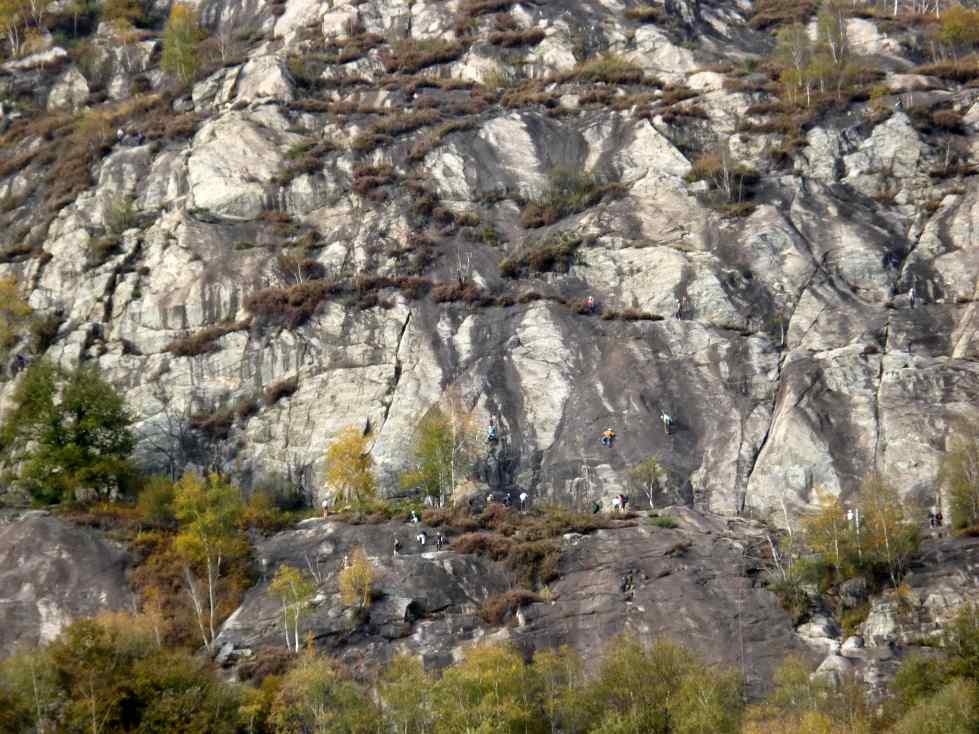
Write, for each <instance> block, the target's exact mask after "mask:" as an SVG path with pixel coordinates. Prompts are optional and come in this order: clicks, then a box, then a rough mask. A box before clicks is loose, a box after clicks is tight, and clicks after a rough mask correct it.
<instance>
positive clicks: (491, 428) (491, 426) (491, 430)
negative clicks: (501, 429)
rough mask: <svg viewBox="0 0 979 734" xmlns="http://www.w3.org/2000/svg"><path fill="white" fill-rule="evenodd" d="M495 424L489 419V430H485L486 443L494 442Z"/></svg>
mask: <svg viewBox="0 0 979 734" xmlns="http://www.w3.org/2000/svg"><path fill="white" fill-rule="evenodd" d="M496 438H497V436H496V424H495V423H494V422H493V421H490V424H489V430H487V431H486V441H487V442H488V443H496Z"/></svg>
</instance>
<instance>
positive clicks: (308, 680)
mask: <svg viewBox="0 0 979 734" xmlns="http://www.w3.org/2000/svg"><path fill="white" fill-rule="evenodd" d="M269 719H270V721H271V723H272V725H273V727H274V731H275V732H276V733H277V734H376V733H377V732H379V731H383V730H382V728H381V723H382V718H381V714H380V712H379V711H378V709H377V706H376V705H375V704H374V703H373V702H372V701H371V699H370V698H369V697H368V696H367V694H366V692H365V691H363V690H362V689H361V688H360V687H358V686H357V685H356V684H354V683H352V682H351V681H349V680H345V679H344V677H343V676H342V675H341V674H340V672H339V671H338V670H337V667H336V666H335V665H334V664H333V663H332V662H331V661H330V660H328V659H326V658H323V657H320V656H318V655H317V654H316V653H315V652H314V651H312V650H310V651H308V652H306V653H305V654H304V655H302V656H301V657H300V658H299V661H298V662H297V664H296V665H295V666H294V667H293V668H292V670H290V671H289V672H288V673H286V675H285V676H284V677H283V679H282V685H281V687H280V688H279V691H278V693H277V695H276V697H275V700H274V702H273V704H272V711H271V715H270V717H269Z"/></svg>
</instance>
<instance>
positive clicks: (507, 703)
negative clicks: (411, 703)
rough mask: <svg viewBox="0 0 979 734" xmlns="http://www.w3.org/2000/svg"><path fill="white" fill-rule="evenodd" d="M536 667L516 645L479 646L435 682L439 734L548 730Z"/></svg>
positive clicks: (531, 733)
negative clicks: (538, 702) (538, 695)
mask: <svg viewBox="0 0 979 734" xmlns="http://www.w3.org/2000/svg"><path fill="white" fill-rule="evenodd" d="M536 688H537V684H536V681H535V676H534V671H533V669H532V668H531V667H530V666H528V665H527V664H526V663H524V661H523V658H522V657H521V656H520V655H519V654H518V653H517V652H516V651H515V650H513V649H512V648H509V647H502V646H498V645H479V646H476V647H473V648H470V649H469V650H468V651H467V652H466V656H465V658H464V659H463V661H462V662H460V663H458V664H456V665H454V666H452V667H451V668H448V669H447V670H446V671H445V672H444V673H443V675H442V679H441V680H440V681H439V682H438V683H437V684H436V686H435V691H434V704H433V709H434V712H435V719H436V721H435V727H434V730H433V731H434V732H435V734H459V732H487V733H489V732H508V733H509V732H512V734H534V733H535V732H544V731H546V729H545V722H544V721H543V720H542V719H541V717H540V716H538V712H537V710H536Z"/></svg>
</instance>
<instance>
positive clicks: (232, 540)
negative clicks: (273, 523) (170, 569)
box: [174, 474, 248, 650]
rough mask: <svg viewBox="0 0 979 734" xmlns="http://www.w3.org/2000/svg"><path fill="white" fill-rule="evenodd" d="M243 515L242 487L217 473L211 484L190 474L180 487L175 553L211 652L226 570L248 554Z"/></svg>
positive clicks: (176, 493)
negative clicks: (181, 560)
mask: <svg viewBox="0 0 979 734" xmlns="http://www.w3.org/2000/svg"><path fill="white" fill-rule="evenodd" d="M242 510H243V505H242V501H241V495H240V493H239V491H238V489H237V487H234V486H233V485H231V484H229V483H228V482H225V481H224V480H223V479H221V477H219V476H218V475H217V474H211V475H210V476H208V477H207V478H206V479H204V478H201V477H200V476H198V475H196V474H185V475H184V476H183V477H181V479H180V481H178V482H177V483H176V485H174V514H175V516H176V518H177V521H178V522H179V523H180V533H179V534H178V535H177V538H176V541H175V548H176V550H177V553H178V554H179V555H180V557H181V558H182V559H183V560H184V579H185V581H186V587H187V593H188V594H189V596H190V599H191V603H192V604H193V606H194V613H195V616H196V618H197V625H198V628H199V630H200V634H201V639H202V641H203V642H204V646H205V647H206V648H207V649H208V650H210V649H211V645H212V643H213V642H214V638H215V636H216V634H217V623H218V606H219V599H218V595H219V593H220V588H219V581H220V579H221V571H222V566H223V565H224V564H225V563H226V562H228V561H230V560H233V559H235V558H240V557H242V556H244V555H245V554H246V553H247V552H248V542H247V539H246V538H245V536H244V533H242V531H241V530H240V529H239V521H240V520H241V515H242ZM201 585H203V586H204V593H202V592H201V591H200V586H201Z"/></svg>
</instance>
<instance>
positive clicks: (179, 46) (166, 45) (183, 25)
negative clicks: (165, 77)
mask: <svg viewBox="0 0 979 734" xmlns="http://www.w3.org/2000/svg"><path fill="white" fill-rule="evenodd" d="M205 35H206V34H205V33H204V31H203V30H202V29H201V26H200V20H199V19H198V17H197V11H196V10H194V9H193V8H192V7H191V6H190V5H185V4H184V3H177V4H175V5H174V6H173V8H172V9H171V10H170V18H169V19H168V20H167V26H166V28H165V29H164V31H163V57H162V58H161V59H160V66H161V67H163V70H164V71H168V72H170V73H171V74H173V75H174V76H175V77H177V79H179V80H180V82H181V83H183V84H189V83H190V82H191V81H193V79H194V75H195V74H196V73H197V69H198V66H199V60H198V53H197V51H198V46H200V43H201V41H203V40H204V38H205Z"/></svg>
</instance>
